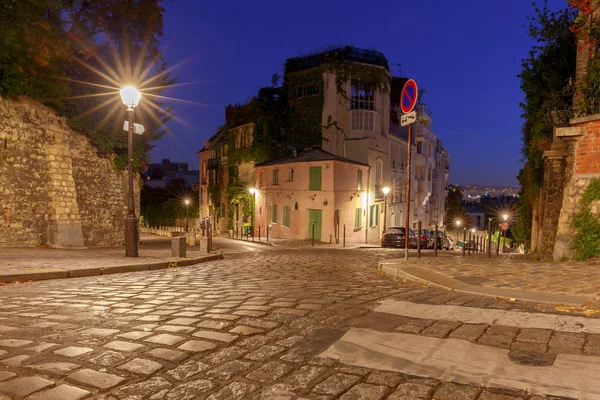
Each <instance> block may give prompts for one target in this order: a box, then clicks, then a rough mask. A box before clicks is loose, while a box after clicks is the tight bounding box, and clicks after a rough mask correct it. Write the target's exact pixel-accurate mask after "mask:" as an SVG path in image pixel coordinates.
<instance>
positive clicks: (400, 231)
mask: <svg viewBox="0 0 600 400" xmlns="http://www.w3.org/2000/svg"><path fill="white" fill-rule="evenodd" d="M405 232H406V228H404V227H403V226H393V227H391V228H388V229H387V230H386V231H385V233H384V234H383V236H382V237H381V247H400V248H404V234H405ZM408 247H409V248H416V247H417V236H416V235H415V233H414V232H413V230H412V229H410V228H409V229H408Z"/></svg>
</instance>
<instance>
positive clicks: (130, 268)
mask: <svg viewBox="0 0 600 400" xmlns="http://www.w3.org/2000/svg"><path fill="white" fill-rule="evenodd" d="M222 259H223V254H211V255H207V256H204V257H199V258H180V259H174V260H168V261H158V262H151V263H143V264H128V265H113V266H109V267H92V268H81V269H73V270H67V269H60V268H53V269H48V270H46V271H43V272H42V271H40V272H30V273H27V272H25V273H19V274H10V275H0V282H1V283H11V282H17V281H45V280H49V279H66V278H83V277H88V276H100V275H112V274H122V273H125V272H140V271H156V270H159V269H167V268H179V267H187V266H190V265H194V264H200V263H205V262H208V261H216V260H222Z"/></svg>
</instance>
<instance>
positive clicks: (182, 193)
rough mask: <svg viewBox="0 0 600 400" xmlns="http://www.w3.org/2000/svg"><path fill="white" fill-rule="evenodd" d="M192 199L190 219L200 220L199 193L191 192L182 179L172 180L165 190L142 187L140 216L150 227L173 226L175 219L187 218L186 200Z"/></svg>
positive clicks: (189, 207) (189, 209) (189, 208)
mask: <svg viewBox="0 0 600 400" xmlns="http://www.w3.org/2000/svg"><path fill="white" fill-rule="evenodd" d="M186 198H187V199H190V200H191V202H190V204H189V206H187V212H188V217H189V218H198V215H199V208H198V202H197V201H196V200H197V199H198V192H197V191H192V190H190V189H189V188H188V187H187V185H186V183H185V181H184V180H183V179H181V178H178V179H172V180H170V181H169V182H168V183H167V185H166V186H165V188H164V189H163V188H158V187H150V186H147V185H144V186H143V187H142V192H141V197H140V215H141V216H142V218H143V219H144V222H145V223H146V224H147V225H148V226H171V225H172V224H173V223H174V222H175V219H182V218H185V215H186V205H185V202H184V200H185V199H186Z"/></svg>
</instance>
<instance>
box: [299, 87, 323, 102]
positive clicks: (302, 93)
mask: <svg viewBox="0 0 600 400" xmlns="http://www.w3.org/2000/svg"><path fill="white" fill-rule="evenodd" d="M317 94H319V87H318V86H317V85H313V86H298V88H297V92H296V97H297V98H298V99H299V98H301V97H307V96H314V95H317Z"/></svg>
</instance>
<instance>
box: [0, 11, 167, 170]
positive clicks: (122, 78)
mask: <svg viewBox="0 0 600 400" xmlns="http://www.w3.org/2000/svg"><path fill="white" fill-rule="evenodd" d="M159 3H160V0H127V1H123V0H103V1H90V0H23V1H15V0H0V96H4V97H16V96H21V95H24V96H29V97H32V98H34V99H36V100H38V101H41V102H43V103H45V104H47V105H49V106H51V107H53V108H54V109H56V110H57V111H58V112H59V113H60V114H62V115H65V116H67V117H68V121H69V124H70V125H71V127H72V128H73V129H75V130H77V131H79V132H81V133H83V134H85V135H86V136H88V137H89V138H90V139H91V141H92V143H93V144H94V145H95V146H96V147H97V148H98V150H99V151H100V152H101V153H114V154H116V155H117V158H116V160H117V165H118V166H121V167H124V166H125V165H126V154H125V153H126V149H127V137H126V136H127V135H126V133H125V132H124V131H123V130H122V126H123V120H124V119H125V110H124V107H123V105H122V104H120V98H119V94H118V89H119V88H120V87H122V86H124V85H126V84H135V85H137V86H138V87H139V88H141V89H142V92H143V93H144V94H145V95H147V96H148V97H147V98H145V99H144V101H145V103H142V104H143V105H144V106H145V107H139V108H138V109H136V113H135V116H136V120H137V121H139V122H142V123H143V124H144V126H145V133H144V134H143V135H141V136H136V141H135V142H136V148H135V152H136V157H135V159H136V160H142V161H146V154H147V152H148V151H149V150H150V149H151V147H152V145H151V142H152V141H154V140H156V139H158V138H160V137H161V136H162V135H163V134H164V129H163V126H164V123H165V122H166V121H167V120H168V119H169V118H170V117H171V113H170V112H171V110H168V109H167V110H164V109H162V104H160V103H159V102H157V101H155V100H153V97H152V96H153V95H157V94H160V92H161V91H162V87H164V86H165V85H167V84H170V83H172V82H173V79H172V77H171V76H170V74H169V73H168V72H167V67H166V62H165V60H164V58H163V56H162V54H161V52H160V50H159V48H158V41H159V38H160V37H161V36H162V28H163V20H162V14H163V11H164V10H163V8H162V7H161V6H160V4H159ZM144 87H145V88H146V91H144ZM151 87H154V88H156V89H152V88H151Z"/></svg>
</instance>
